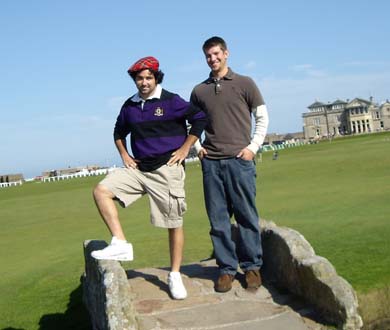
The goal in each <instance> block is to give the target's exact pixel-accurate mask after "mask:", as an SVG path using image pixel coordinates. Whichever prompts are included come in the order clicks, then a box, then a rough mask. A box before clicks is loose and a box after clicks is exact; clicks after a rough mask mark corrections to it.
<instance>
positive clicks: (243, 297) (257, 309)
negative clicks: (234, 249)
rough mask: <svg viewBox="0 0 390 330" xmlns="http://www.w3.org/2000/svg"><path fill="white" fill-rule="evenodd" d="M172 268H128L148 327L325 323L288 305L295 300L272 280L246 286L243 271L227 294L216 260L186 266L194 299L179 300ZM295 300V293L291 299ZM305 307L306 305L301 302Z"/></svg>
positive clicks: (303, 327)
mask: <svg viewBox="0 0 390 330" xmlns="http://www.w3.org/2000/svg"><path fill="white" fill-rule="evenodd" d="M168 272H169V270H168V269H156V268H147V269H138V270H127V271H126V274H127V278H128V282H129V286H130V291H131V296H132V301H133V306H134V309H135V312H136V314H137V321H138V325H139V328H140V329H142V330H157V329H160V330H168V329H170V330H171V329H181V330H190V329H191V330H207V329H225V330H233V329H235V330H240V329H245V330H252V329H253V330H254V329H262V330H274V329H289V330H309V329H310V330H313V329H321V328H322V327H321V325H320V324H316V323H315V322H314V321H311V320H310V319H308V318H306V317H303V316H302V315H300V314H299V313H297V312H296V311H294V310H293V309H292V308H291V307H290V306H288V305H286V304H285V305H282V304H280V303H277V302H276V301H291V299H288V297H286V296H284V295H281V294H278V293H277V292H276V290H274V289H273V288H272V287H269V286H268V285H267V284H266V285H264V286H262V287H261V288H260V289H259V290H257V291H255V292H250V291H247V290H245V288H244V285H243V280H244V276H243V274H241V273H238V274H237V276H236V280H235V281H234V282H233V288H232V290H231V291H229V292H227V293H217V292H215V291H214V280H215V279H216V278H217V276H218V268H217V266H216V265H215V262H214V260H209V261H204V262H201V263H198V264H192V265H187V266H183V267H182V269H181V272H182V276H183V282H184V284H185V286H186V288H187V292H188V297H187V299H184V300H173V299H172V298H171V297H170V294H169V289H168V285H167V276H168ZM290 298H291V297H290ZM301 307H302V306H301Z"/></svg>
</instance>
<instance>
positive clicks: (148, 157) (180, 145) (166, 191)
mask: <svg viewBox="0 0 390 330" xmlns="http://www.w3.org/2000/svg"><path fill="white" fill-rule="evenodd" d="M128 73H129V75H130V76H131V78H132V79H133V80H134V82H135V85H136V87H137V89H138V93H136V94H135V95H133V96H132V97H130V98H129V99H128V100H127V101H126V102H125V103H124V104H123V106H122V108H121V111H120V113H119V116H118V118H117V120H116V124H115V129H114V140H115V145H116V147H117V149H118V152H119V154H120V156H121V158H122V161H123V164H124V168H120V169H117V170H115V171H113V172H111V173H110V174H108V175H107V176H106V178H105V179H103V180H102V181H101V182H100V183H99V184H98V185H97V186H96V187H95V189H94V191H93V196H94V199H95V202H96V205H97V208H98V210H99V212H100V214H101V216H102V218H103V220H104V222H105V224H106V225H107V227H108V229H109V231H110V232H111V234H112V240H111V243H110V245H108V246H107V247H106V248H105V249H103V250H99V251H94V252H92V256H93V257H94V258H96V259H107V260H119V261H128V260H133V247H132V245H131V243H129V242H127V240H126V238H125V235H124V233H123V230H122V227H121V223H120V221H119V217H118V211H117V208H116V205H115V202H114V201H117V202H118V203H119V204H120V205H121V206H122V207H127V206H129V205H130V204H132V203H133V202H135V201H136V200H137V199H139V198H140V197H142V196H143V195H145V194H148V196H149V200H150V210H151V217H150V218H151V223H152V224H153V225H154V226H156V227H162V228H167V229H168V232H169V249H170V258H171V272H170V273H169V275H168V284H169V289H170V292H171V295H172V297H173V298H174V299H184V298H186V296H187V291H186V289H185V287H184V285H183V282H182V279H181V275H180V265H181V261H182V253H183V245H184V233H183V227H182V226H183V214H184V212H185V211H186V203H185V192H184V178H185V173H184V160H185V158H186V157H187V155H188V152H189V150H190V147H191V146H192V145H193V143H194V142H195V141H197V140H198V138H199V137H200V135H201V133H202V131H203V128H204V126H205V123H206V122H205V114H204V113H203V112H202V111H201V110H199V109H197V108H195V107H192V106H190V104H189V103H188V102H186V101H184V100H183V99H182V98H181V97H180V96H179V95H177V94H173V93H171V92H169V91H167V90H165V89H163V88H162V87H161V85H160V84H161V83H162V81H163V76H164V73H163V72H162V71H161V70H160V69H159V62H158V60H157V59H156V58H154V57H151V56H149V57H145V58H141V59H140V60H138V61H137V62H135V63H134V64H133V65H132V66H131V67H130V69H129V70H128ZM187 121H188V122H189V123H190V124H191V129H190V130H189V133H188V134H187V123H186V122H187ZM128 134H130V137H131V150H132V153H133V156H131V155H130V154H129V152H128V149H127V145H126V137H127V135H128Z"/></svg>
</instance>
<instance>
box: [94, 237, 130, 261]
mask: <svg viewBox="0 0 390 330" xmlns="http://www.w3.org/2000/svg"><path fill="white" fill-rule="evenodd" d="M91 256H92V257H94V258H95V259H99V260H117V261H131V260H133V246H132V245H131V243H128V242H126V241H121V240H118V239H117V238H116V237H113V238H112V240H111V243H110V245H108V246H107V247H105V248H104V249H103V250H98V251H93V252H92V253H91Z"/></svg>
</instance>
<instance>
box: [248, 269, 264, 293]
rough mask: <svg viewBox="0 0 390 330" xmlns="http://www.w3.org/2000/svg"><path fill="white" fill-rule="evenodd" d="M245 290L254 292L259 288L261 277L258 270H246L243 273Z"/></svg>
mask: <svg viewBox="0 0 390 330" xmlns="http://www.w3.org/2000/svg"><path fill="white" fill-rule="evenodd" d="M245 281H246V288H247V289H249V290H256V289H258V288H259V287H260V286H261V283H262V282H261V275H260V271H259V270H258V269H253V270H248V271H247V272H246V273H245Z"/></svg>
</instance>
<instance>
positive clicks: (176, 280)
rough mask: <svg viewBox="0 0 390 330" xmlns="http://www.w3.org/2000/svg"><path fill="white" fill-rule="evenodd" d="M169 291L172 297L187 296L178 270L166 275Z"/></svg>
mask: <svg viewBox="0 0 390 330" xmlns="http://www.w3.org/2000/svg"><path fill="white" fill-rule="evenodd" d="M168 286H169V291H170V292H171V295H172V297H173V299H184V298H186V297H187V290H186V288H185V287H184V284H183V281H182V279H181V275H180V273H179V272H170V273H169V275H168Z"/></svg>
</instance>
